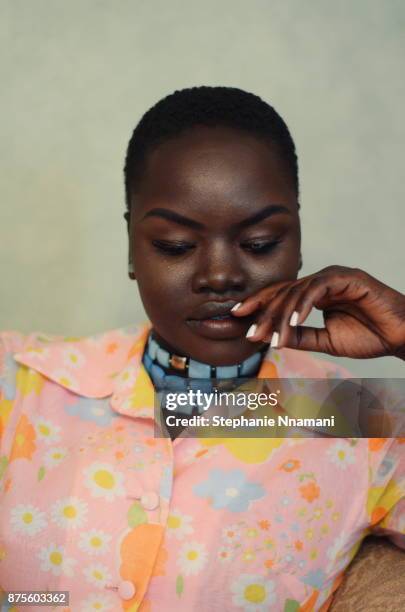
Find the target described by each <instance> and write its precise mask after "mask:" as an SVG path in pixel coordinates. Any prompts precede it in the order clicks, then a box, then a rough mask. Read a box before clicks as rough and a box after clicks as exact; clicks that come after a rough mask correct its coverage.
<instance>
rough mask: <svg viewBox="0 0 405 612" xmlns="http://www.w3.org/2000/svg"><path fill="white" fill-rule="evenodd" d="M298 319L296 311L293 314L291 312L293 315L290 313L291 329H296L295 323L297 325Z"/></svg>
mask: <svg viewBox="0 0 405 612" xmlns="http://www.w3.org/2000/svg"><path fill="white" fill-rule="evenodd" d="M298 317H299V314H298V312H297V311H296V310H294V312H293V313H292V315H291V319H290V325H291V327H296V326H297V323H298Z"/></svg>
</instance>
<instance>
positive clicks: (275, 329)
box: [232, 266, 405, 359]
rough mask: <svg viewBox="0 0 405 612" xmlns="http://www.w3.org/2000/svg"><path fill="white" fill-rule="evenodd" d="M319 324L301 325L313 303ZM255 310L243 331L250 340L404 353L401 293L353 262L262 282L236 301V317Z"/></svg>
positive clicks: (340, 351) (335, 351)
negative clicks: (351, 265) (259, 287)
mask: <svg viewBox="0 0 405 612" xmlns="http://www.w3.org/2000/svg"><path fill="white" fill-rule="evenodd" d="M313 307H315V308H317V309H318V310H322V311H323V319H324V325H325V327H324V328H321V329H320V328H316V327H306V326H302V324H303V323H304V321H305V320H306V318H307V317H308V315H309V313H310V312H311V310H312V308H313ZM255 311H258V315H259V316H258V319H257V321H256V323H255V324H254V325H252V326H251V328H250V329H249V331H248V335H247V337H248V338H249V340H251V341H253V342H258V341H263V342H271V346H274V347H275V346H277V347H278V348H281V347H287V348H295V349H299V350H303V351H317V352H320V353H327V354H329V355H336V356H339V357H352V358H357V359H369V358H372V357H382V356H386V355H395V356H397V357H400V358H401V359H405V296H404V295H403V294H402V293H399V292H398V291H395V290H394V289H391V287H388V286H387V285H384V284H383V283H381V282H380V281H378V280H377V279H376V278H374V277H373V276H370V275H369V274H367V273H366V272H364V271H363V270H359V269H357V268H346V267H343V266H329V267H327V268H324V269H323V270H320V271H319V272H316V273H315V274H310V275H309V276H305V277H303V278H300V279H297V280H294V281H282V282H278V283H275V284H273V285H270V286H268V287H265V288H264V289H262V290H260V291H259V292H258V293H256V294H255V295H252V296H251V297H248V298H247V299H246V300H245V301H244V302H242V303H241V304H240V305H236V306H235V307H234V309H233V310H232V314H233V315H235V316H237V317H243V316H246V315H250V314H252V313H253V312H255Z"/></svg>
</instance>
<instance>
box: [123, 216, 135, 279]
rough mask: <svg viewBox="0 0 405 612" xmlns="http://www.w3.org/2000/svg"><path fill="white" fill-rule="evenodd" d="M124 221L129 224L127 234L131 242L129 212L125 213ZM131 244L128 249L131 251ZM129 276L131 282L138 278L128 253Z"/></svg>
mask: <svg viewBox="0 0 405 612" xmlns="http://www.w3.org/2000/svg"><path fill="white" fill-rule="evenodd" d="M124 219H125V221H126V222H127V232H128V241H129V237H130V236H129V233H130V214H129V211H127V212H125V213H124ZM130 246H131V245H130V244H129V245H128V248H129V249H130ZM128 276H129V278H130V279H131V280H135V279H136V276H135V273H134V264H133V263H132V258H131V253H130V252H129V253H128Z"/></svg>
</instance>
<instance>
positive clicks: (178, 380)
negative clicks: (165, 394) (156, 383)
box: [164, 376, 187, 391]
mask: <svg viewBox="0 0 405 612" xmlns="http://www.w3.org/2000/svg"><path fill="white" fill-rule="evenodd" d="M164 386H165V389H170V390H171V391H186V390H187V378H183V377H182V376H165V380H164Z"/></svg>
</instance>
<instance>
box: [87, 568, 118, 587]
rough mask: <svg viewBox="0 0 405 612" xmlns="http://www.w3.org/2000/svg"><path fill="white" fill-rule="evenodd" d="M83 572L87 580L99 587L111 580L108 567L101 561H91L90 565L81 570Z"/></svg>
mask: <svg viewBox="0 0 405 612" xmlns="http://www.w3.org/2000/svg"><path fill="white" fill-rule="evenodd" d="M83 574H84V575H85V576H86V579H87V581H88V582H90V583H91V584H92V585H94V586H97V587H101V588H103V587H104V586H105V585H106V584H107V583H108V582H110V581H111V580H112V577H111V574H110V572H109V571H108V568H107V567H106V566H105V565H102V564H101V563H93V564H92V565H89V566H88V567H86V568H85V569H84V570H83Z"/></svg>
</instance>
